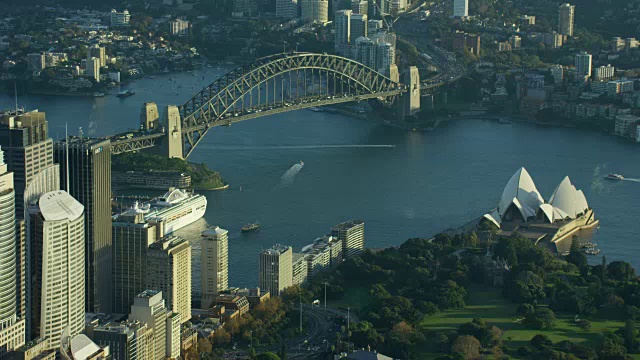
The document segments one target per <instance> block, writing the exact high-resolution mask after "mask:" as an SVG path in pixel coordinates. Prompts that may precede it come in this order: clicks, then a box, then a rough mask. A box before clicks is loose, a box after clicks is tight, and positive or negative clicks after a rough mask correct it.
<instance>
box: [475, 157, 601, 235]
mask: <svg viewBox="0 0 640 360" xmlns="http://www.w3.org/2000/svg"><path fill="white" fill-rule="evenodd" d="M510 209H512V210H511V211H517V212H518V214H519V215H520V217H521V218H522V220H524V221H527V220H528V219H530V218H532V217H536V216H537V215H538V214H540V215H541V216H544V219H546V221H548V222H551V223H553V222H555V221H558V220H566V219H569V220H573V219H575V218H577V217H579V216H580V215H582V214H584V213H585V212H586V211H587V210H588V209H589V205H588V204H587V199H586V198H585V196H584V193H583V192H582V191H581V190H577V189H576V187H575V186H573V184H571V180H570V179H569V177H565V178H564V179H563V180H562V182H560V184H559V185H558V186H557V187H556V189H555V190H554V192H553V194H552V195H551V198H550V199H549V202H548V203H545V202H544V199H543V198H542V196H541V195H540V193H539V192H538V189H537V188H536V185H535V183H534V182H533V179H531V176H530V175H529V173H528V172H527V170H526V169H525V168H520V169H518V171H516V173H515V174H513V176H512V177H511V179H510V180H509V182H508V183H507V186H505V188H504V190H503V191H502V197H501V198H500V203H498V207H497V208H496V209H495V210H494V211H493V212H491V213H489V214H486V215H484V218H485V219H487V220H489V221H491V222H493V223H494V224H496V226H498V227H500V225H501V224H502V222H503V221H504V220H505V217H506V215H507V213H508V212H509V211H510Z"/></svg>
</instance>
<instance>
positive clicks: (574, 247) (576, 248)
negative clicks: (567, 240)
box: [569, 237, 580, 253]
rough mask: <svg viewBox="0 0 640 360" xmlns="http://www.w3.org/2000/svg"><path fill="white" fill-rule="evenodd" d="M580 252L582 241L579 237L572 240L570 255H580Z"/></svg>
mask: <svg viewBox="0 0 640 360" xmlns="http://www.w3.org/2000/svg"><path fill="white" fill-rule="evenodd" d="M579 252H580V240H578V238H577V237H574V238H573V239H571V247H570V248H569V253H579Z"/></svg>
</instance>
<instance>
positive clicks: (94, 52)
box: [87, 44, 107, 66]
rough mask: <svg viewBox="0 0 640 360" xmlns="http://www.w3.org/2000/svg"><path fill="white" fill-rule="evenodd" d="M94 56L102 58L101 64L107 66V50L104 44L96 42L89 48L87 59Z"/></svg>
mask: <svg viewBox="0 0 640 360" xmlns="http://www.w3.org/2000/svg"><path fill="white" fill-rule="evenodd" d="M92 57H94V58H98V59H99V60H100V66H107V51H106V49H105V48H104V47H103V46H100V45H97V44H96V45H94V46H91V47H89V48H87V59H91V58H92Z"/></svg>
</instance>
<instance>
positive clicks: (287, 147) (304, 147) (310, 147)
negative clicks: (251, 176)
mask: <svg viewBox="0 0 640 360" xmlns="http://www.w3.org/2000/svg"><path fill="white" fill-rule="evenodd" d="M395 147H396V146H395V145H358V144H345V145H278V146H224V145H222V146H220V145H215V146H213V147H211V148H210V149H217V150H294V149H297V150H300V149H301V150H315V149H348V148H356V149H367V148H395ZM207 148H209V147H207Z"/></svg>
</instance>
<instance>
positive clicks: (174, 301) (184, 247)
mask: <svg viewBox="0 0 640 360" xmlns="http://www.w3.org/2000/svg"><path fill="white" fill-rule="evenodd" d="M146 270H147V289H151V290H157V291H162V294H163V297H164V300H165V303H166V304H167V308H168V309H170V310H172V311H173V312H174V313H178V314H180V316H181V321H182V322H183V323H185V322H187V321H189V320H190V319H191V245H189V243H188V242H187V241H186V240H184V239H181V238H179V237H177V236H167V237H164V238H162V239H160V240H158V241H156V242H155V243H153V244H151V246H149V250H148V251H147V269H146Z"/></svg>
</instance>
